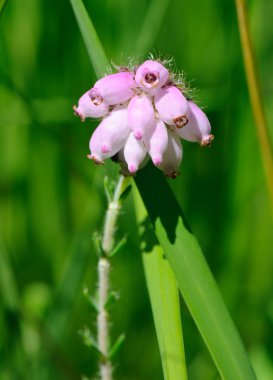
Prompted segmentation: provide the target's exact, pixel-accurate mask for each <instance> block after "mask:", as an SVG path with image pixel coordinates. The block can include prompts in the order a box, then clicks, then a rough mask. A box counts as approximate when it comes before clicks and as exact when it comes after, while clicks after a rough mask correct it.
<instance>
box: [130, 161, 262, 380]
mask: <svg viewBox="0 0 273 380" xmlns="http://www.w3.org/2000/svg"><path fill="white" fill-rule="evenodd" d="M152 169H153V168H151V166H149V167H148V168H145V169H144V170H143V172H142V173H141V174H140V175H139V176H138V177H137V178H136V183H137V186H138V189H139V191H140V195H141V197H142V199H143V202H144V204H145V207H146V209H147V214H148V215H149V218H150V219H151V222H152V224H153V227H154V230H155V233H156V236H157V239H158V241H159V243H160V245H161V247H162V249H163V250H164V252H165V254H166V257H167V259H168V261H169V263H170V266H171V268H172V270H173V272H174V274H175V277H176V280H177V283H178V285H179V288H180V290H181V293H182V295H183V297H184V299H185V302H186V304H187V306H188V308H189V310H190V312H191V315H192V317H193V319H194V321H195V323H196V325H197V327H198V329H199V331H200V333H201V335H202V337H203V339H204V340H205V342H206V345H207V346H208V349H209V350H210V352H211V354H212V356H213V359H214V361H215V363H216V365H217V367H218V370H219V372H220V374H221V377H222V378H223V379H225V380H235V379H236V380H237V379H238V380H243V379H249V380H251V379H253V380H255V379H256V377H255V375H254V373H253V370H252V368H251V366H250V364H249V362H248V358H247V356H246V353H245V351H244V347H243V344H242V342H241V340H240V338H239V336H238V333H237V331H236V328H235V326H234V324H233V322H232V320H231V318H230V315H229V313H228V310H227V309H226V306H225V304H224V302H223V300H222V298H221V295H220V293H219V291H218V288H217V285H216V283H215V280H214V278H213V276H212V274H211V272H210V270H209V268H208V266H207V263H206V261H205V259H204V257H203V254H202V252H201V249H200V247H199V244H198V242H197V240H196V238H195V237H194V235H193V234H192V233H191V232H190V231H189V228H188V227H186V225H185V220H184V218H183V215H182V211H181V210H180V207H179V204H178V203H177V201H176V199H175V198H174V196H173V194H172V192H171V191H170V189H169V187H168V186H167V184H166V183H165V181H164V179H163V178H162V176H161V175H160V173H157V172H155V171H154V170H152ZM147 177H149V178H152V181H151V182H150V183H149V184H148V183H147V181H146V178H147ZM158 188H160V192H158V191H157V189H158ZM163 200H167V202H165V203H164V202H163Z"/></svg>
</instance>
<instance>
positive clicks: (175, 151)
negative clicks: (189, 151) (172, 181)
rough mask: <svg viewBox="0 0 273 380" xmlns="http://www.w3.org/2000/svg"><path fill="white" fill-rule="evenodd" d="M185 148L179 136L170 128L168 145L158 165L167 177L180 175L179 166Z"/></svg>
mask: <svg viewBox="0 0 273 380" xmlns="http://www.w3.org/2000/svg"><path fill="white" fill-rule="evenodd" d="M182 156H183V150H182V145H181V141H180V138H179V136H178V135H177V134H176V133H175V132H172V131H170V130H168V146H167V149H166V150H165V152H164V154H163V160H162V162H161V164H160V165H159V166H158V167H159V169H161V170H162V171H163V172H164V174H165V175H166V176H167V177H170V178H175V177H177V176H178V175H179V171H178V170H179V166H180V164H181V161H182Z"/></svg>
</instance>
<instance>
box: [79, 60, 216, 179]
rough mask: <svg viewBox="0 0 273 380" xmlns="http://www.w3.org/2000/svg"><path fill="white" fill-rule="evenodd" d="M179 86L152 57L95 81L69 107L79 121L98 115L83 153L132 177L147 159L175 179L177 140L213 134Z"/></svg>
mask: <svg viewBox="0 0 273 380" xmlns="http://www.w3.org/2000/svg"><path fill="white" fill-rule="evenodd" d="M172 78H173V76H172ZM171 83H173V84H171ZM178 84H179V83H176V82H175V80H173V79H172V82H170V81H169V71H168V69H167V68H166V67H164V66H163V65H162V64H161V63H160V62H158V61H153V60H148V61H145V62H144V63H143V64H142V65H140V66H139V67H138V68H137V69H136V70H135V69H132V70H131V71H130V70H129V69H128V68H126V70H124V71H122V72H119V73H116V74H111V75H108V76H106V77H104V78H102V79H100V80H98V81H97V82H96V83H95V85H94V87H93V88H91V90H89V91H88V92H86V93H85V94H83V95H82V97H81V98H80V99H79V103H78V107H76V106H74V107H73V108H74V111H75V113H76V114H77V115H78V116H80V117H81V119H82V120H83V121H84V120H85V118H87V117H95V118H102V121H101V122H100V124H99V125H98V127H97V128H96V129H95V131H94V133H93V135H92V137H91V139H90V143H89V146H90V151H91V153H90V154H89V155H88V157H89V158H90V159H92V160H93V161H94V162H95V163H96V164H103V163H104V160H105V159H107V158H112V159H113V160H114V161H117V162H119V163H120V165H121V173H122V174H124V175H134V174H135V173H136V172H137V171H138V170H139V169H140V168H142V167H143V166H144V165H145V164H146V162H147V161H148V160H149V157H150V158H151V160H152V162H153V164H154V165H155V166H156V167H158V168H159V169H160V170H162V171H163V172H164V174H165V175H166V176H167V177H170V178H175V177H176V176H177V175H178V174H179V167H180V164H181V161H182V156H183V149H182V145H181V141H180V138H183V139H185V140H188V141H196V142H199V143H200V144H201V145H202V146H208V145H210V143H211V141H212V140H213V138H214V136H213V135H212V134H211V126H210V122H209V120H208V118H207V116H206V115H205V113H204V112H203V111H202V110H201V109H200V108H199V107H198V106H197V105H196V104H195V103H193V102H192V101H188V100H187V99H186V97H185V94H184V93H183V92H182V90H181V89H180V88H179V87H177V86H178ZM180 84H181V83H180Z"/></svg>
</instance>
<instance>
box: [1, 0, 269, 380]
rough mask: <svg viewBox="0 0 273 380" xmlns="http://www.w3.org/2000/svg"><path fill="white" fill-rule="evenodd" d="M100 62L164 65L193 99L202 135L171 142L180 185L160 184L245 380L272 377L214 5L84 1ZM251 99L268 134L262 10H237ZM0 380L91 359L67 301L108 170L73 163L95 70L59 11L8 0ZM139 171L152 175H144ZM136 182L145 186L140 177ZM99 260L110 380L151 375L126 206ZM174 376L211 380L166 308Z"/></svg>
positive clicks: (245, 103)
mask: <svg viewBox="0 0 273 380" xmlns="http://www.w3.org/2000/svg"><path fill="white" fill-rule="evenodd" d="M85 4H86V7H87V9H88V11H89V13H90V15H91V17H92V20H93V22H94V25H95V27H96V29H97V31H98V34H99V36H100V38H101V40H102V42H103V45H104V47H105V51H106V53H107V55H108V57H109V59H111V60H112V61H113V62H114V63H117V64H122V63H124V62H126V60H127V57H128V56H129V57H137V58H139V60H140V61H142V60H143V59H145V58H146V57H147V53H148V52H152V53H155V54H156V55H161V56H163V57H172V56H173V57H174V59H175V62H176V67H177V69H178V70H180V71H181V70H183V71H184V72H185V73H186V76H187V79H188V81H189V82H190V83H191V86H192V87H193V88H197V89H198V90H197V91H196V95H195V96H196V99H197V101H198V104H199V105H201V106H204V107H205V110H206V113H207V114H208V116H209V119H210V121H211V124H212V128H213V133H214V134H215V136H216V139H215V141H214V143H213V145H212V147H211V148H210V149H202V148H200V147H199V146H198V145H197V144H191V143H187V142H185V143H184V144H183V147H184V159H183V163H182V166H181V176H180V177H178V178H177V179H176V180H174V181H171V180H170V181H169V182H170V185H171V187H172V188H173V190H174V192H175V194H176V195H177V197H178V200H179V203H180V204H181V206H182V208H183V210H184V211H185V214H186V216H187V221H188V222H189V224H190V226H191V228H192V230H193V232H194V233H195V235H196V237H197V238H198V240H199V242H200V244H201V246H202V248H203V250H204V252H205V255H206V257H207V260H208V262H209V265H210V267H211V269H212V271H213V273H214V275H215V277H216V279H217V282H218V284H219V286H220V289H221V292H222V294H223V297H224V299H225V301H226V303H227V305H228V308H229V310H230V312H231V314H232V316H233V318H234V320H235V322H236V324H237V326H238V328H239V331H240V333H241V335H242V338H243V340H244V342H245V344H246V347H247V349H248V351H249V355H250V359H251V361H252V364H253V365H254V368H255V370H256V372H257V375H258V379H259V380H272V379H273V328H272V327H273V276H272V270H273V254H272V253H273V247H272V246H273V234H272V216H271V214H270V204H269V200H268V196H267V190H266V187H265V180H264V175H263V169H262V165H261V159H260V152H259V145H258V140H257V136H256V131H255V125H254V122H253V118H252V112H251V108H250V105H249V99H248V94H247V87H246V81H245V74H244V68H243V64H242V57H241V48H240V42H239V35H238V28H237V20H236V13H235V6H234V3H233V2H232V1H230V0H223V1H221V2H219V1H216V0H214V1H213V0H205V1H202V0H193V1H186V0H184V1H183V0H181V1H178V0H169V1H168V0H164V1H163V0H162V1H160V2H159V1H156V0H153V1H152V2H148V1H144V0H139V1H138V2H135V1H132V0H127V1H126V0H115V1H114V0H107V1H105V2H101V1H97V0H96V1H90V0H86V1H85ZM248 8H249V15H250V21H251V32H252V36H253V40H254V46H255V51H256V55H257V60H258V67H259V72H260V77H261V86H262V92H263V96H264V100H265V109H266V113H267V118H268V121H269V123H268V124H269V126H270V128H271V131H270V132H271V135H272V133H273V128H272V122H273V97H272V91H273V73H272V62H273V49H272V48H273V29H272V27H271V25H272V21H271V18H272V14H273V3H272V2H270V1H267V0H260V1H258V0H256V1H249V2H248ZM0 30H1V34H0V145H1V154H0V187H1V200H0V228H1V232H0V295H1V300H0V378H1V379H3V380H9V379H12V380H13V379H30V380H32V379H35V380H36V379H37V380H47V379H52V380H53V379H54V380H55V379H80V378H81V375H83V374H85V375H87V376H90V377H91V376H93V375H94V374H96V369H97V367H96V356H95V355H94V353H93V352H92V351H90V350H89V349H88V348H86V347H85V346H84V345H83V344H82V342H81V339H80V337H79V335H78V331H79V330H80V329H81V328H82V327H83V326H85V325H90V327H91V329H93V330H95V329H94V327H95V318H96V315H95V313H94V312H93V311H92V310H91V309H90V308H89V307H88V305H87V303H86V301H85V300H84V298H83V296H82V291H81V290H82V288H83V286H84V285H88V286H89V288H90V290H91V291H92V292H94V291H95V287H96V262H97V257H96V254H95V251H94V247H93V245H92V239H91V237H92V233H93V232H94V231H95V230H98V231H100V230H101V226H102V223H103V219H104V211H105V207H106V197H105V195H104V192H103V178H104V176H105V175H108V176H109V177H110V178H115V176H116V173H117V171H118V167H117V166H116V165H115V164H114V163H112V162H110V161H108V162H107V163H106V165H104V167H95V166H94V165H93V164H92V163H91V162H90V161H89V160H87V158H86V154H87V153H88V142H89V138H90V136H91V134H92V131H93V129H94V128H95V126H96V122H93V121H92V122H91V121H87V122H86V123H85V124H82V123H81V122H80V120H79V119H78V118H76V117H75V116H74V115H73V111H72V106H73V104H76V103H77V100H78V98H79V97H80V95H81V94H82V93H83V92H85V91H86V90H87V89H88V88H90V87H91V86H92V84H93V83H94V81H95V80H96V79H95V75H94V72H93V70H92V68H91V65H90V61H89V58H88V55H87V53H86V50H85V47H84V44H83V42H82V39H81V36H80V33H79V30H78V26H77V24H76V21H75V18H74V15H73V12H72V9H71V6H70V3H69V1H68V0H67V1H64V0H59V1H58V2H53V1H52V2H49V1H34V0H25V1H20V0H13V1H10V2H9V3H8V4H7V6H6V8H5V10H4V12H3V14H2V15H1V18H0ZM154 170H157V169H156V168H155V169H154ZM148 180H149V179H148V178H147V181H148ZM119 226H120V227H119V230H118V232H117V236H118V237H122V236H123V235H124V234H126V235H127V236H128V244H127V245H126V247H125V248H124V249H123V251H122V252H121V253H120V254H118V255H117V256H115V257H114V259H113V262H112V264H113V270H112V273H111V277H112V284H113V288H114V289H117V290H119V292H120V301H119V302H118V303H117V304H115V305H114V306H113V308H112V310H111V317H112V321H113V322H112V328H111V331H112V336H113V337H114V338H115V337H117V336H118V335H119V334H120V333H121V332H125V333H126V336H127V339H126V342H125V344H124V345H123V348H122V350H121V352H120V354H119V355H118V357H117V364H116V378H118V379H128V380H146V379H147V380H148V379H162V373H161V364H160V358H159V353H158V348H157V342H156V338H155V331H154V327H153V321H152V315H151V308H150V305H149V300H148V296H147V290H146V286H145V280H144V274H143V268H142V263H141V256H140V252H139V240H138V236H137V227H136V222H135V214H134V209H133V201H132V198H131V196H130V197H129V198H128V199H127V200H126V202H125V207H124V210H123V212H122V215H121V217H120V223H119ZM182 319H183V328H184V335H185V346H186V357H187V363H188V371H189V379H190V380H215V379H218V377H217V371H216V369H215V367H214V365H213V363H212V361H211V359H210V357H209V354H208V352H207V350H206V348H205V347H204V344H203V343H202V340H201V338H200V336H199V334H198V332H197V330H196V328H195V326H194V324H193V322H192V320H191V318H190V316H189V314H188V311H187V309H186V308H185V306H184V304H183V301H182Z"/></svg>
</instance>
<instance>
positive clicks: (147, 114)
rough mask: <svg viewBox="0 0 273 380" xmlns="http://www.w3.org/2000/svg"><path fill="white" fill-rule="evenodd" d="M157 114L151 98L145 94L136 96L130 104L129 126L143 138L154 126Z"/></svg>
mask: <svg viewBox="0 0 273 380" xmlns="http://www.w3.org/2000/svg"><path fill="white" fill-rule="evenodd" d="M154 121H155V114H154V108H153V104H152V101H151V99H150V98H149V97H148V96H146V95H145V94H142V95H139V96H138V95H136V96H134V97H133V98H132V99H131V101H130V103H129V105H128V126H129V128H130V129H131V130H132V132H133V134H134V136H135V138H136V139H137V140H141V139H142V138H143V136H144V135H146V134H149V133H150V132H151V130H152V129H153V128H154Z"/></svg>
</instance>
